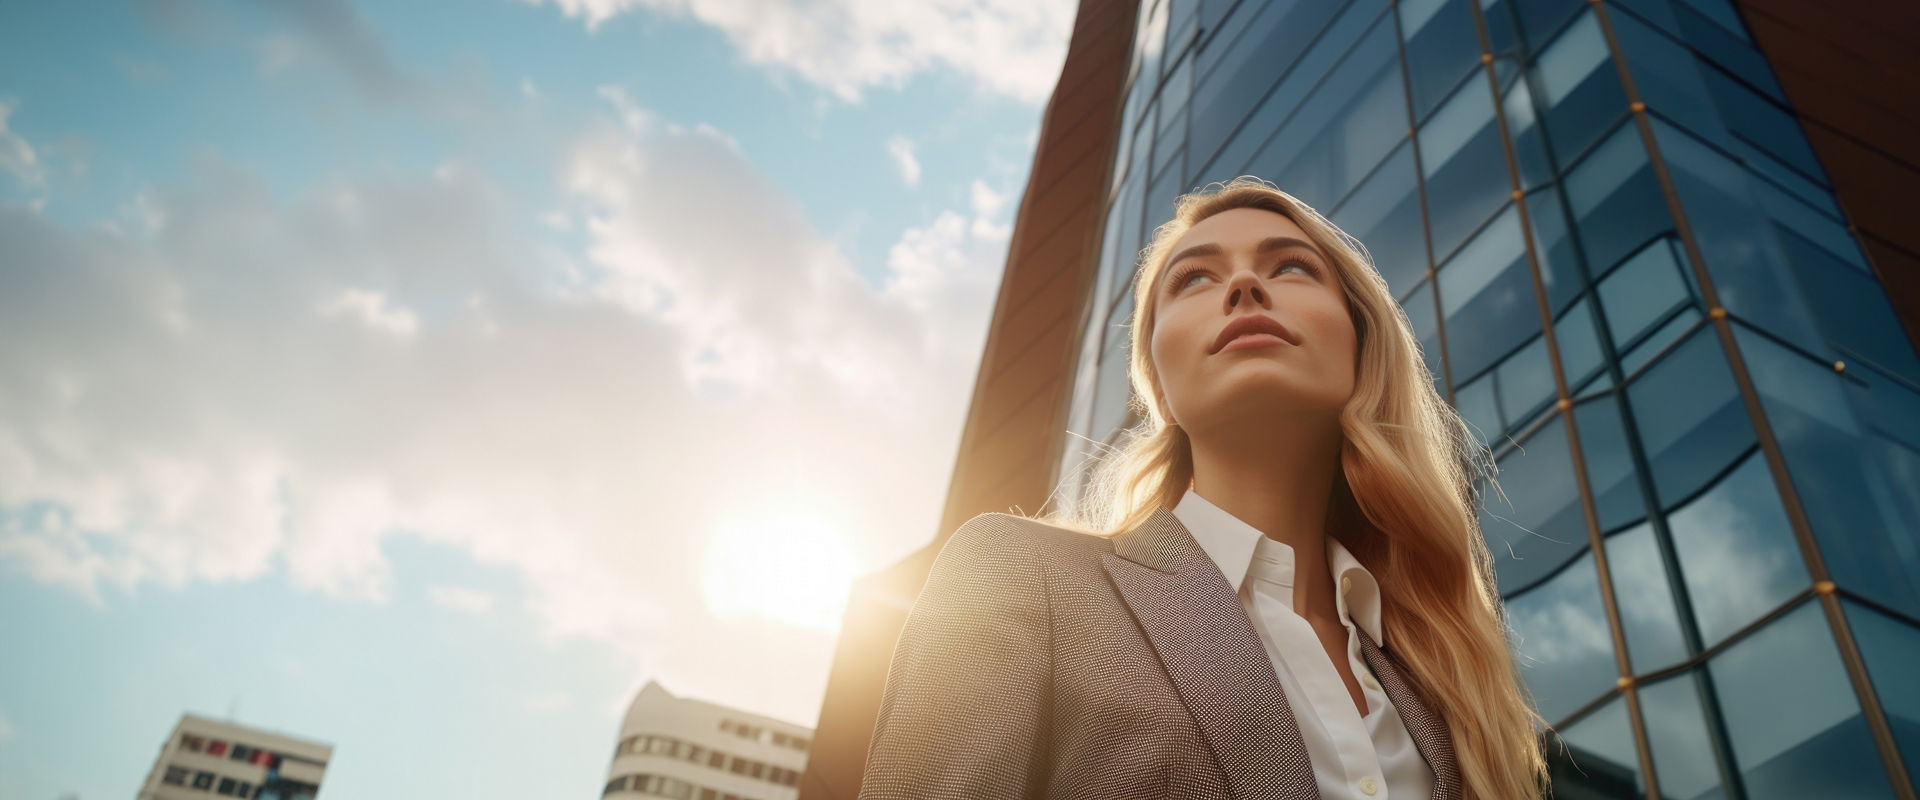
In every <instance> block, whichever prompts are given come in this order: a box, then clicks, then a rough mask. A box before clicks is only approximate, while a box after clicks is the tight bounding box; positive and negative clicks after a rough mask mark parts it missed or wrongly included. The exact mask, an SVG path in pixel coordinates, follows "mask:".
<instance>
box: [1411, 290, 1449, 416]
mask: <svg viewBox="0 0 1920 800" xmlns="http://www.w3.org/2000/svg"><path fill="white" fill-rule="evenodd" d="M1400 306H1401V308H1402V309H1404V310H1405V311H1406V312H1407V322H1408V323H1409V324H1410V325H1412V327H1413V335H1414V336H1417V337H1419V338H1420V357H1421V359H1422V360H1424V361H1425V362H1426V364H1427V373H1428V374H1430V375H1432V376H1433V382H1434V384H1435V385H1436V386H1438V387H1441V390H1442V391H1441V393H1440V395H1441V396H1442V397H1445V396H1446V391H1445V387H1446V373H1445V372H1444V371H1442V370H1441V364H1440V325H1439V323H1438V322H1436V321H1435V319H1434V316H1433V282H1432V281H1427V282H1426V283H1422V284H1420V288H1419V289H1416V290H1414V292H1413V294H1411V295H1408V296H1407V299H1405V300H1403V301H1401V303H1400Z"/></svg>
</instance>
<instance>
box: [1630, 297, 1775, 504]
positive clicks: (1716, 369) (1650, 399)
mask: <svg viewBox="0 0 1920 800" xmlns="http://www.w3.org/2000/svg"><path fill="white" fill-rule="evenodd" d="M1627 398H1628V401H1629V408H1630V409H1631V410H1632V411H1633V416H1634V423H1635V425H1636V426H1637V427H1638V429H1639V432H1640V443H1641V446H1642V447H1643V448H1645V450H1646V454H1647V460H1648V461H1649V462H1650V464H1651V467H1652V469H1653V482H1654V490H1655V492H1656V493H1657V494H1658V495H1659V499H1660V503H1661V507H1663V508H1671V507H1673V506H1674V505H1675V504H1678V503H1680V502H1683V501H1685V500H1687V499H1689V498H1691V497H1692V496H1693V495H1694V494H1695V493H1696V492H1699V491H1700V490H1702V489H1704V488H1706V486H1707V484H1708V483H1710V482H1712V481H1713V480H1715V479H1717V478H1718V477H1719V476H1720V475H1721V473H1723V472H1725V471H1726V469H1727V467H1728V466H1730V465H1731V464H1733V462H1734V461H1735V460H1737V459H1739V458H1740V457H1741V456H1742V455H1743V454H1745V453H1746V452H1747V451H1748V449H1750V448H1751V447H1752V446H1753V445H1754V443H1755V441H1756V437H1755V435H1754V431H1753V422H1752V420H1750V419H1749V418H1748V417H1747V409H1746V406H1745V405H1744V404H1743V403H1742V401H1741V399H1740V392H1739V390H1738V389H1736V388H1735V387H1734V385H1733V373H1732V371H1731V370H1730V369H1729V368H1728V367H1727V360H1726V354H1725V353H1723V352H1722V351H1721V349H1720V341H1719V339H1717V338H1715V337H1714V336H1713V330H1712V328H1701V329H1700V330H1698V331H1696V332H1695V333H1694V334H1693V335H1692V336H1690V337H1688V338H1687V340H1686V341H1685V342H1684V343H1682V344H1681V345H1680V346H1679V347H1678V348H1676V349H1675V350H1674V351H1673V352H1671V353H1669V354H1668V355H1667V356H1666V357H1665V358H1663V359H1661V360H1660V361H1659V362H1657V363H1655V364H1654V365H1653V366H1652V367H1650V368H1648V370H1647V372H1646V373H1645V374H1643V375H1641V376H1640V377H1639V378H1638V379H1636V380H1634V382H1633V383H1632V384H1630V385H1628V387H1627Z"/></svg>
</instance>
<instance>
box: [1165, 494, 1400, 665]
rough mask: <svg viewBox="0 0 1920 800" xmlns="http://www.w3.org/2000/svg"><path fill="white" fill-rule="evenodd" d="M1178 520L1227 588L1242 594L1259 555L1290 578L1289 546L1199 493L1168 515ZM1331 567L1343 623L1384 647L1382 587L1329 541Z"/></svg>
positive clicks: (1335, 542) (1350, 555) (1288, 599)
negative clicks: (1347, 583)
mask: <svg viewBox="0 0 1920 800" xmlns="http://www.w3.org/2000/svg"><path fill="white" fill-rule="evenodd" d="M1168 510H1169V511H1171V512H1173V516H1174V517H1175V518H1176V519H1178V520H1180V524H1181V525H1184V526H1186V528H1187V532H1188V533H1191V534H1193V539H1194V541H1195V542H1197V543H1198V544H1199V545H1200V549H1201V550H1204V551H1206V554H1207V557H1208V558H1211V559H1213V563H1214V565H1215V566H1218V567H1219V568H1220V572H1221V574H1223V575H1225V576H1226V578H1227V584H1228V585H1230V586H1232V587H1233V590H1234V592H1236V593H1238V592H1239V591H1240V587H1241V586H1242V585H1243V584H1244V583H1245V582H1246V578H1247V572H1248V570H1249V569H1250V568H1251V567H1252V566H1253V557H1254V553H1255V552H1256V551H1259V552H1260V553H1261V555H1262V556H1263V557H1269V558H1272V559H1274V560H1276V561H1279V562H1281V563H1282V564H1284V565H1285V566H1286V568H1287V569H1288V571H1289V577H1291V572H1290V570H1291V568H1292V566H1293V563H1294V562H1293V548H1292V547H1290V546H1288V545H1287V544H1285V543H1283V542H1280V541H1277V540H1274V539H1269V538H1267V536H1266V535H1265V534H1262V533H1261V532H1260V531H1259V529H1257V528H1255V527H1253V526H1252V525H1248V524H1247V523H1246V522H1245V521H1243V520H1241V519H1240V518H1239V517H1236V516H1234V515H1232V514H1229V513H1227V511H1226V510H1225V509H1223V508H1221V507H1219V506H1216V505H1214V504H1213V503H1211V502H1208V501H1207V499H1206V498H1204V497H1201V496H1200V494H1199V493H1198V492H1195V491H1194V490H1192V489H1188V490H1187V493H1186V495H1185V496H1184V497H1182V498H1181V499H1180V505H1178V506H1176V507H1174V508H1171V509H1168ZM1327 562H1328V563H1327V567H1328V572H1329V573H1330V574H1331V575H1332V576H1333V580H1334V602H1335V604H1336V606H1337V607H1338V609H1339V612H1340V619H1341V621H1343V622H1346V621H1353V622H1355V623H1356V624H1358V625H1360V626H1361V627H1363V628H1365V629H1366V631H1367V633H1368V634H1369V635H1371V636H1372V637H1373V640H1374V643H1376V644H1378V645H1380V646H1382V647H1385V646H1386V641H1387V640H1386V637H1385V632H1384V631H1382V630H1381V629H1380V585H1379V583H1378V582H1376V581H1375V580H1374V578H1373V573H1371V572H1368V571H1367V568H1366V567H1365V566H1362V565H1361V564H1360V559H1358V558H1356V557H1354V555H1353V553H1352V552H1351V551H1349V550H1347V548H1346V546H1345V545H1342V544H1341V543H1340V540H1339V539H1337V538H1334V537H1332V536H1328V537H1327ZM1342 578H1352V579H1353V581H1352V584H1351V586H1350V587H1349V588H1347V589H1346V590H1345V591H1341V590H1340V588H1339V587H1340V584H1341V583H1342V581H1341V579H1342ZM1281 594H1282V595H1283V596H1282V598H1281V599H1282V600H1283V601H1284V602H1285V603H1286V604H1287V607H1288V608H1292V607H1293V597H1292V596H1291V595H1290V594H1286V593H1281Z"/></svg>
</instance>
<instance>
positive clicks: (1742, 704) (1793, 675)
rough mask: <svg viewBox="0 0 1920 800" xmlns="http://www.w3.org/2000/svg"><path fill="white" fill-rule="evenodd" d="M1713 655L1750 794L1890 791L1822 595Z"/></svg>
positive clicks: (1763, 798) (1761, 799)
mask: <svg viewBox="0 0 1920 800" xmlns="http://www.w3.org/2000/svg"><path fill="white" fill-rule="evenodd" d="M1708 663H1709V669H1710V670H1711V671H1712V673H1713V683H1714V686H1715V687H1716V689H1717V691H1718V692H1719V694H1720V713H1721V714H1722V715H1723V716H1724V717H1725V719H1726V723H1727V725H1726V727H1727V735H1728V737H1729V738H1731V739H1732V740H1733V755H1734V759H1735V760H1736V761H1738V762H1739V764H1740V773H1741V777H1742V779H1743V780H1744V781H1745V783H1746V787H1747V795H1748V796H1749V797H1752V798H1756V799H1757V800H1770V799H1771V798H1782V800H1785V798H1805V797H1893V789H1892V787H1891V786H1889V785H1888V782H1887V773H1886V770H1885V769H1884V768H1883V767H1882V766H1881V764H1880V756H1879V753H1878V751H1877V750H1875V748H1874V744H1873V737H1872V735H1871V734H1869V733H1868V732H1867V724H1866V722H1865V721H1864V720H1862V719H1861V717H1860V704H1859V701H1858V700H1857V699H1856V698H1855V696H1854V693H1853V686H1852V685H1851V684H1850V683H1848V681H1847V675H1846V672H1845V670H1844V668H1843V667H1842V666H1841V663H1840V653H1839V652H1838V651H1837V650H1836V649H1835V644H1834V639H1833V632H1832V631H1831V630H1829V629H1828V628H1827V621H1826V618H1825V616H1824V615H1823V614H1822V613H1821V610H1820V604H1819V603H1817V602H1807V603H1802V604H1801V605H1800V607H1799V608H1796V609H1794V610H1793V611H1792V612H1790V613H1788V614H1787V615H1786V616H1785V617H1782V618H1780V619H1779V620H1776V621H1775V622H1774V623H1773V624H1771V625H1768V626H1767V627H1765V628H1762V629H1760V630H1759V631H1756V632H1754V634H1753V635H1752V636H1750V637H1748V638H1747V639H1745V640H1743V641H1741V642H1740V643H1739V644H1736V645H1734V646H1733V647H1731V648H1729V649H1728V650H1727V651H1726V652H1724V653H1721V654H1720V655H1718V656H1716V657H1714V658H1713V660H1712V661H1710V662H1708Z"/></svg>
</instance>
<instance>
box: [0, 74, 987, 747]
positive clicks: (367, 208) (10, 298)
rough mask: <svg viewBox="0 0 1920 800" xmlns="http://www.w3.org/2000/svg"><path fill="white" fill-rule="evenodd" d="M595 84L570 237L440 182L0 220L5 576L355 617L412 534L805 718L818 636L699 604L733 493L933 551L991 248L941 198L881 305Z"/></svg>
mask: <svg viewBox="0 0 1920 800" xmlns="http://www.w3.org/2000/svg"><path fill="white" fill-rule="evenodd" d="M606 95H607V98H608V105H607V107H606V113H605V114H604V115H603V118H602V119H600V120H599V121H597V122H596V123H594V125H593V126H592V127H591V128H590V129H587V130H585V131H582V132H581V133H580V134H579V135H578V136H577V137H576V138H574V139H572V142H571V144H570V145H569V147H568V148H567V150H566V157H565V159H564V163H565V165H566V168H565V170H564V171H563V172H562V174H561V179H562V180H563V182H564V184H563V190H564V194H565V203H564V204H563V205H565V206H566V207H565V208H564V209H563V210H564V211H565V212H566V215H567V217H568V218H569V219H572V220H574V221H575V222H574V230H573V231H571V232H569V233H566V234H564V235H562V234H552V233H548V232H547V229H546V228H544V227H542V226H541V225H539V224H537V221H538V220H539V219H540V217H541V216H542V215H544V214H546V213H547V212H549V211H551V210H553V209H552V207H551V206H548V205H544V204H543V205H542V206H540V207H538V208H532V207H523V206H521V205H518V204H517V203H515V202H513V201H512V200H511V199H510V198H509V197H508V196H507V195H506V194H505V193H504V192H503V191H502V190H501V189H500V188H499V187H497V186H495V185H494V184H492V183H491V182H490V181H489V180H488V179H487V178H486V177H485V176H484V175H482V174H480V173H478V172H476V171H474V170H471V169H464V168H458V167H456V168H449V169H444V170H437V171H436V173H437V174H424V175H411V174H402V175H376V176H370V177H364V178H359V179H354V180H351V181H348V180H336V181H334V182H332V183H329V184H326V185H324V186H321V187H318V188H316V189H314V190H312V191H310V192H308V193H306V194H304V195H302V196H299V197H297V198H294V199H292V200H287V201H282V200H279V199H277V198H276V197H275V196H274V194H273V193H272V192H270V191H268V190H267V189H266V188H265V187H264V186H263V185H262V183H261V182H260V181H259V180H258V179H257V178H256V177H254V176H253V175H251V174H250V173H247V172H245V171H243V170H240V169H237V168H235V167H233V166H231V165H228V164H225V163H222V162H219V161H217V160H215V161H202V162H198V163H195V164H193V165H191V174H192V175H193V178H192V180H191V181H190V183H189V184H188V186H187V188H185V189H181V190H177V191H168V192H155V193H150V194H149V195H148V196H147V197H146V200H145V201H144V203H145V204H146V206H147V207H148V208H149V209H150V212H151V213H150V215H148V216H147V219H148V223H147V224H148V225H150V226H151V230H149V231H147V232H145V233H143V234H140V235H137V236H123V235H116V234H113V233H110V232H106V231H103V230H98V229H71V228H65V227H61V226H60V225H58V224H56V223H55V222H53V221H51V220H48V219H46V218H44V217H42V216H40V215H38V214H34V213H31V212H28V211H26V210H24V209H21V208H19V207H16V206H5V205H0V241H5V242H7V247H5V248H0V398H4V400H0V408H4V409H5V413H4V415H0V508H5V509H8V510H17V509H22V508H30V507H41V506H44V507H46V508H48V509H52V510H50V511H48V512H47V513H44V514H36V515H34V516H32V517H31V518H29V519H26V520H21V521H19V522H18V523H17V524H10V525H8V526H6V527H4V528H0V562H5V563H6V564H7V565H9V566H12V567H14V568H17V569H21V570H24V571H26V572H27V573H29V574H31V575H32V576H34V577H35V578H37V579H38V580H41V581H43V582H47V583H52V584H58V585H62V586H66V587H68V588H70V589H71V590H72V591H74V592H76V593H80V594H83V595H86V596H89V597H91V598H93V599H94V600H95V601H96V602H101V603H105V604H109V605H110V604H112V603H114V602H118V600H117V598H118V597H119V596H120V595H116V594H115V593H114V592H115V591H118V592H122V593H124V592H127V591H131V590H133V589H136V588H139V587H146V586H158V587H177V586H182V585H186V584H189V583H195V582H219V581H238V580H247V579H251V578H257V577H260V576H262V575H266V574H269V573H275V572H278V573H281V574H283V575H284V576H285V578H286V580H287V581H288V582H289V583H291V584H292V585H293V586H295V587H297V588H300V589H304V590H309V591H316V592H324V593H328V594H331V595H334V596H338V597H340V598H342V599H343V600H345V601H348V602H380V601H382V600H384V599H385V598H387V597H389V596H391V594H392V591H393V584H394V581H395V580H396V576H395V575H394V574H393V572H392V569H391V567H390V565H389V563H388V561H387V559H386V557H385V555H384V553H383V543H384V542H387V541H389V540H391V539H393V538H396V537H412V538H417V539H419V540H422V541H427V542H432V543H436V544H441V545H445V546H449V547H452V548H455V549H457V550H459V551H462V552H464V553H466V554H468V555H469V556H470V557H471V558H473V559H474V560H476V561H478V562H480V563H483V564H489V565H502V566H505V567H508V568H511V569H512V570H514V571H515V573H516V574H517V576H518V577H519V579H520V580H521V582H522V584H523V585H524V586H525V587H526V590H525V596H526V603H527V605H528V608H529V610H530V611H531V613H533V614H534V615H536V617H537V618H538V619H540V620H542V621H543V622H544V625H543V630H545V631H546V632H547V633H548V634H550V635H553V636H576V635H577V636H586V637H591V638H593V639H596V640H598V641H601V642H604V643H606V644H607V645H608V646H610V647H614V648H617V649H618V650H619V651H621V652H623V653H626V654H628V655H629V657H630V658H631V659H632V661H633V663H634V664H635V665H636V674H637V675H639V676H644V677H651V678H657V679H659V680H661V682H662V683H663V684H666V685H668V686H670V687H672V688H673V689H674V690H675V691H676V692H685V693H691V694H694V695H697V696H704V697H709V698H714V699H716V700H719V701H721V702H728V703H737V704H741V705H747V706H750V707H754V708H759V709H766V710H767V711H768V712H769V713H774V714H775V715H777V716H781V717H783V718H787V719H792V720H795V721H802V722H804V721H809V720H811V718H812V714H813V713H814V711H815V710H816V709H817V704H818V699H819V693H820V692H821V691H824V686H825V677H826V671H827V668H828V665H829V662H830V659H831V650H832V635H831V634H830V633H827V632H823V631H820V630H817V629H813V628H808V627H806V626H796V625H793V624H789V623H785V622H781V621H779V620H772V619H765V618H760V617H753V616H743V617H728V618H724V619H722V618H719V617H716V616H714V615H713V614H711V613H710V612H709V611H708V609H706V608H705V607H704V604H703V603H702V602H701V598H702V596H703V588H704V587H703V585H702V577H703V575H704V574H705V566H706V563H707V562H706V558H707V555H708V553H709V551H710V549H711V548H710V545H711V543H712V542H713V541H714V537H715V536H716V534H717V533H718V532H719V531H722V530H724V529H725V526H727V525H728V524H730V522H732V521H733V519H734V515H735V514H736V513H737V511H738V510H739V509H743V508H754V509H757V511H756V513H757V514H761V515H763V516H764V515H766V514H776V515H777V514H781V513H783V512H784V513H787V514H791V515H793V516H795V517H805V518H806V519H811V520H822V521H824V522H825V523H826V524H827V525H829V526H830V528H831V530H832V531H833V532H834V533H835V534H836V537H837V538H838V539H839V540H840V541H842V542H844V543H845V545H846V547H847V549H848V552H850V553H852V554H853V555H854V556H855V559H856V561H857V562H858V563H857V565H856V566H857V568H859V569H861V570H867V569H872V568H875V567H878V566H880V565H882V564H884V563H887V562H889V561H891V560H892V559H895V558H898V557H899V556H901V555H904V554H905V553H906V552H909V551H911V550H912V549H915V548H917V547H920V546H922V545H924V544H925V543H926V542H927V541H928V540H929V539H931V538H932V537H933V536H934V535H935V533H936V531H935V530H934V527H935V526H936V525H937V523H938V518H939V514H940V511H941V504H942V502H943V500H944V497H945V494H946V485H947V479H948V476H949V474H950V472H951V469H952V459H953V455H954V452H955V447H956V445H957V443H958V436H959V427H960V421H961V419H962V417H963V415H964V412H965V405H966V402H967V400H968V398H969V396H970V388H971V383H972V380H973V377H974V370H975V368H976V367H977V363H978V357H979V347H980V342H981V340H982V339H983V337H984V331H985V320H986V317H987V314H988V312H989V311H990V308H991V305H992V302H993V297H994V292H995V288H996V286H997V282H998V277H999V272H1000V267H1001V265H1002V264H1003V263H1004V256H1005V243H1004V242H995V241H984V240H980V239H978V238H976V237H972V236H971V235H970V233H969V232H968V226H967V224H966V222H967V217H966V216H965V215H963V214H961V213H957V212H947V214H944V215H942V216H941V217H940V218H938V219H936V220H934V221H933V222H931V223H929V224H928V225H926V226H924V227H922V228H918V229H915V230H910V231H907V232H905V233H904V234H903V235H902V237H901V244H900V245H898V246H896V247H895V248H894V249H893V252H892V253H891V255H890V257H889V261H888V265H887V267H888V269H887V278H886V279H885V280H884V281H882V282H881V283H880V285H877V286H876V285H874V284H872V283H870V282H869V281H868V280H866V279H864V278H862V277H861V276H860V274H859V272H858V271H857V270H855V269H854V267H853V265H852V264H851V263H849V261H848V258H847V256H846V252H845V251H844V250H843V249H842V248H840V247H839V246H838V245H836V244H835V243H834V242H833V241H832V240H831V239H830V238H828V237H825V236H823V235H821V234H820V233H819V232H817V231H815V230H813V229H812V228H811V227H810V226H809V224H808V223H807V222H806V218H805V215H804V214H803V213H802V209H801V208H800V207H799V205H798V204H797V203H796V202H795V201H794V200H793V198H791V197H788V196H786V195H785V194H783V193H782V192H781V191H780V189H779V188H778V187H777V186H776V185H775V184H773V183H772V182H771V181H770V180H769V179H768V178H767V177H766V176H765V175H763V174H761V173H759V172H758V170H756V169H755V168H754V167H753V166H752V165H751V164H750V163H748V162H747V161H746V159H745V158H744V157H743V156H742V155H741V154H740V152H739V149H738V147H737V146H736V145H735V144H734V143H733V142H732V141H731V139H730V138H729V137H728V136H726V135H725V134H724V133H723V132H721V131H717V130H714V129H712V128H708V127H704V126H702V127H694V128H684V127H680V126H675V125H669V124H664V123H662V122H661V121H660V120H659V119H658V117H657V116H656V115H654V114H652V113H651V112H650V111H648V110H646V109H642V108H638V107H635V106H633V105H632V104H631V103H629V102H626V101H625V99H624V95H622V94H620V93H619V92H617V91H609V92H607V93H606ZM529 223H532V224H529ZM543 236H555V237H557V238H558V239H560V240H563V241H565V242H568V243H572V242H575V241H579V242H584V246H583V247H582V248H581V249H579V250H572V249H568V248H566V247H562V246H560V245H558V244H555V243H553V242H549V241H547V240H545V239H542V238H537V237H543ZM530 237H531V238H530ZM317 309H330V310H331V312H332V313H331V314H329V313H322V312H320V311H317ZM399 333H403V335H395V334H399ZM441 588H442V589H445V588H447V587H441ZM430 594H431V590H430ZM458 596H459V595H458V594H457V593H456V594H448V593H447V592H445V591H442V592H440V593H439V598H438V599H439V601H441V602H447V601H449V600H451V601H452V602H455V603H459V602H462V601H461V600H453V599H452V598H455V597H458ZM471 600H472V598H467V602H468V603H469V605H471V604H472V603H471ZM776 657H777V658H779V659H780V661H781V662H782V663H785V664H791V665H794V667H793V669H791V670H789V671H788V673H787V676H786V679H785V680H784V681H781V682H769V681H767V680H766V679H765V674H764V667H763V665H764V664H765V663H767V662H768V661H769V659H772V658H776ZM637 686H638V684H637V683H636V688H637Z"/></svg>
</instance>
